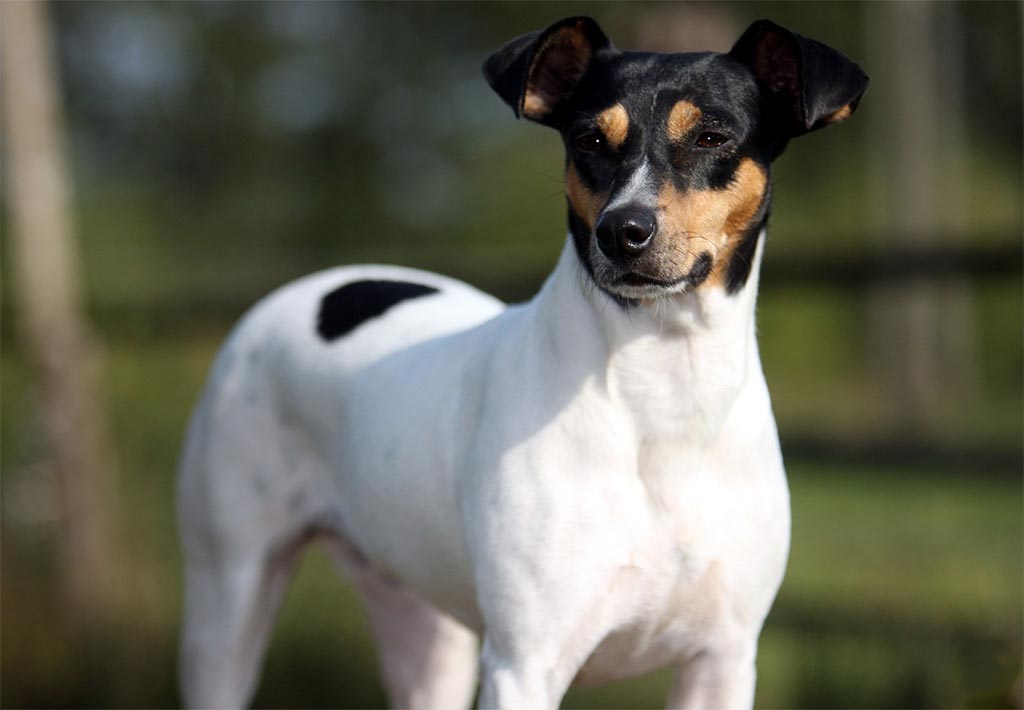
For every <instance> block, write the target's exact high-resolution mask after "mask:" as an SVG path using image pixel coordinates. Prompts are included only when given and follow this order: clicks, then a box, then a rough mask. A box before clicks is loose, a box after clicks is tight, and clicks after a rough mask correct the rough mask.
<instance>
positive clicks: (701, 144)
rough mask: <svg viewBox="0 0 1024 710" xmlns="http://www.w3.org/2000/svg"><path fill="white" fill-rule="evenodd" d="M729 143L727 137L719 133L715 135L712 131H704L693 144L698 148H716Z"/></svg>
mask: <svg viewBox="0 0 1024 710" xmlns="http://www.w3.org/2000/svg"><path fill="white" fill-rule="evenodd" d="M728 142H729V136H725V135H722V134H721V133H715V132H713V131H705V132H704V133H701V134H700V135H699V136H697V140H696V142H695V143H694V145H696V146H697V147H698V148H718V147H719V146H723V145H725V144H726V143H728Z"/></svg>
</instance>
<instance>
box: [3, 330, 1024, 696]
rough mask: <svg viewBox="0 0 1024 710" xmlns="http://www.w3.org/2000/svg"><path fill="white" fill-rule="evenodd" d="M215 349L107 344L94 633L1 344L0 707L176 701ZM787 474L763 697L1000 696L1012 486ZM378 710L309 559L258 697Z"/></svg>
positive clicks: (1009, 629)
mask: <svg viewBox="0 0 1024 710" xmlns="http://www.w3.org/2000/svg"><path fill="white" fill-rule="evenodd" d="M220 337H221V333H220V332H216V333H213V332H211V333H203V332H189V333H188V334H187V337H182V336H180V335H173V336H169V337H163V338H158V339H152V338H146V339H132V338H126V337H121V338H118V339H117V340H115V341H112V342H110V343H109V345H108V350H107V357H106V360H107V370H106V373H107V374H106V390H105V394H106V397H107V399H108V401H109V404H110V411H111V415H112V427H113V432H114V435H115V438H116V443H117V453H118V459H119V460H118V464H119V468H118V473H117V482H118V485H117V490H116V493H117V501H116V504H117V512H118V517H117V520H118V524H119V529H120V530H121V531H122V534H121V536H120V538H119V541H118V542H119V545H120V550H121V552H120V556H121V560H120V561H121V564H122V565H123V568H124V570H125V571H126V575H125V577H124V580H123V583H124V588H125V590H126V594H125V595H124V601H123V602H122V603H123V607H122V608H121V610H120V613H119V614H118V615H117V618H115V619H113V620H112V621H110V622H109V623H108V624H106V625H105V626H103V627H102V628H100V629H98V630H95V629H94V630H93V631H92V632H91V633H86V634H82V633H79V632H76V631H75V627H74V625H73V624H72V623H71V621H70V620H69V619H68V618H67V616H66V614H64V613H63V607H62V604H61V598H60V595H59V592H58V589H59V588H58V585H57V569H56V565H55V562H54V560H55V532H56V529H57V528H56V519H55V517H54V515H53V511H54V510H55V507H56V506H55V503H54V500H55V495H56V489H55V487H54V486H53V480H52V477H51V476H50V474H49V473H48V472H47V469H46V466H45V465H44V464H43V463H42V461H43V447H42V442H41V440H40V437H39V435H38V432H37V424H38V421H37V417H36V415H35V414H34V412H35V409H36V403H35V399H34V397H33V395H32V393H31V390H30V389H29V387H28V376H29V373H28V372H27V370H26V368H25V367H24V364H23V363H22V362H21V361H20V360H19V359H18V358H17V357H16V356H15V355H13V354H12V353H11V352H10V350H9V349H8V348H7V347H6V346H7V344H9V342H10V341H6V342H5V353H4V355H5V356H4V358H3V362H2V371H0V376H2V378H3V392H4V396H3V398H2V400H0V415H2V419H0V437H2V440H3V447H2V450H0V463H2V471H3V475H2V479H0V483H2V487H3V494H4V495H3V538H2V551H3V557H2V561H3V568H2V572H3V619H4V623H3V626H2V627H0V651H2V656H0V672H2V684H0V693H2V695H0V705H2V706H4V707H41V706H67V707H76V706H77V707H81V706H133V707H164V706H171V705H175V704H177V702H178V700H177V697H176V694H175V690H174V645H175V639H176V627H177V619H178V615H179V612H180V571H179V564H180V558H179V553H178V551H177V546H176V541H175V533H174V521H173V514H172V511H173V506H172V503H173V496H174V483H173V469H174V464H175V461H176V458H177V449H178V445H179V441H180V437H181V433H182V430H183V426H184V421H185V418H186V415H187V412H188V410H189V408H190V407H191V404H192V402H193V401H194V398H195V396H196V395H197V393H198V390H199V387H200V383H201V381H202V379H203V377H204V374H205V370H206V368H207V366H208V363H209V361H210V358H211V357H212V354H213V351H214V349H215V347H216V343H217V342H218V340H219V338H220ZM789 471H790V482H791V489H792V503H793V521H794V523H793V525H794V527H793V530H794V532H793V548H792V555H791V560H790V565H789V570H788V574H787V577H786V581H785V583H784V586H783V589H782V591H781V593H780V596H779V599H778V602H777V604H776V607H775V609H774V610H773V613H772V615H771V616H770V617H769V621H768V624H767V627H766V630H765V632H764V635H763V637H762V642H761V649H760V656H759V685H758V705H759V706H763V707H849V706H864V707H869V706H870V707H893V706H900V707H932V706H966V705H972V706H986V707H992V706H1003V705H1006V704H1007V703H1009V702H1010V697H1011V696H1010V688H1011V686H1012V683H1013V682H1014V680H1015V678H1018V676H1017V674H1018V673H1019V668H1020V663H1021V644H1022V641H1021V625H1022V612H1021V598H1022V596H1021V595H1022V588H1024V580H1022V556H1021V552H1022V549H1021V545H1022V535H1024V533H1022V515H1021V504H1022V484H1021V480H1020V478H1013V477H993V476H988V475H983V474H985V473H986V472H984V471H980V470H963V471H960V472H958V473H959V475H950V474H949V473H948V472H946V473H945V474H944V475H941V476H940V475H936V474H934V473H933V472H929V471H922V470H903V469H897V468H891V467H886V466H883V465H877V466H850V465H841V464H837V463H836V464H821V463H806V462H800V461H791V462H790V463H789ZM126 531H131V533H130V534H128V533H127V532H126ZM670 682H671V676H670V673H668V672H660V673H657V674H654V675H652V676H648V677H645V678H641V679H636V680H631V681H628V682H623V683H618V684H614V685H612V686H607V687H604V688H597V689H579V690H577V689H574V690H572V691H571V692H570V694H569V696H568V697H567V698H566V700H565V707H658V706H661V705H662V703H663V699H664V694H665V693H666V692H667V688H668V686H669V684H670ZM1018 682H1019V681H1018ZM382 702H383V696H382V694H381V690H380V688H379V685H378V683H377V680H376V666H375V660H374V657H373V654H372V647H371V642H370V639H369V637H368V634H367V630H366V626H365V623H364V621H363V619H362V615H361V612H360V610H359V607H358V603H357V601H356V599H355V598H354V596H353V594H352V592H351V591H350V590H349V589H348V588H347V587H346V586H345V585H344V584H343V583H342V582H341V581H339V580H338V578H337V577H336V576H335V574H334V572H333V569H332V568H331V565H330V564H329V562H328V560H327V559H326V557H325V556H324V555H323V554H321V553H318V552H313V553H312V554H310V555H309V556H307V558H306V559H305V560H304V562H303V564H302V566H301V568H300V571H299V574H298V576H297V579H296V581H295V584H294V585H293V586H292V588H291V589H290V591H289V593H288V595H287V597H286V600H285V603H284V607H283V609H282V612H281V617H280V622H279V624H278V626H277V628H276V630H275V635H274V638H273V641H272V644H271V648H270V653H269V656H268V659H267V664H266V670H265V673H264V675H263V682H262V685H261V689H260V692H259V695H258V696H257V699H256V705H257V706H259V707H278V706H296V707H299V706H305V707H338V706H342V707H367V706H371V707H372V706H379V705H380V704H381V703H382Z"/></svg>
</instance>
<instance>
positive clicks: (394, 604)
mask: <svg viewBox="0 0 1024 710" xmlns="http://www.w3.org/2000/svg"><path fill="white" fill-rule="evenodd" d="M484 74H485V76H486V79H487V81H488V82H489V84H490V86H491V87H492V88H493V89H494V90H495V91H496V92H497V94H498V95H499V96H500V97H501V99H503V100H504V101H505V102H506V103H507V104H509V106H511V108H512V109H513V111H514V112H515V114H516V116H517V117H522V118H526V119H528V120H530V121H534V122H536V123H539V124H542V125H545V126H549V127H552V128H554V129H556V130H558V131H559V133H560V134H561V136H562V139H563V142H564V144H565V150H566V161H565V165H566V169H565V191H566V196H567V201H568V238H567V240H566V243H565V246H564V248H563V250H562V252H561V256H560V257H559V259H558V263H557V266H556V267H555V269H554V271H553V273H552V274H551V275H550V277H549V278H548V279H547V281H546V282H545V283H544V285H543V287H542V288H541V290H540V292H539V293H538V294H537V296H536V297H535V298H533V300H531V301H529V302H528V303H525V304H522V305H516V306H509V307H506V306H505V305H504V304H502V303H501V302H499V301H498V300H496V299H494V298H492V297H491V296H488V295H486V294H484V293H482V292H480V291H477V290H476V289H474V288H472V287H470V286H468V285H466V284H463V283H460V282H458V281H454V280H451V279H448V278H445V277H443V276H438V275H435V274H431V273H424V272H421V271H416V270H411V269H405V268H399V267H386V266H355V267H343V268H337V269H333V270H329V271H325V272H322V273H318V274H315V275H312V276H309V277H306V278H304V279H301V280H299V281H296V282H294V283H292V284H290V285H287V286H285V287H283V288H282V289H280V290H278V291H276V292H275V293H273V294H271V295H270V296H268V297H266V298H265V299H264V300H263V301H261V302H260V303H259V304H258V305H257V306H255V307H254V308H253V309H252V310H251V311H250V312H249V313H248V314H246V315H245V316H244V317H243V319H242V320H241V322H240V323H239V324H238V325H237V326H236V328H235V329H234V331H233V332H232V334H231V335H230V336H229V338H228V340H227V342H226V344H225V345H224V347H223V348H222V350H221V351H220V353H219V355H218V357H217V358H216V361H215V363H214V365H213V368H212V372H211V374H210V376H209V381H208V383H207V385H206V387H205V390H204V393H203V395H202V398H201V400H200V402H199V404H198V405H197V407H196V410H195V412H194V413H193V416H192V419H191V422H190V427H189V431H188V434H187V440H186V444H185V446H184V451H183V456H182V464H181V471H180V477H179V497H178V500H179V523H180V532H181V541H182V545H183V549H184V555H185V612H184V628H183V632H182V641H181V652H180V653H181V658H180V673H181V689H182V694H183V700H184V702H185V703H186V704H187V705H188V706H190V707H217V708H227V707H240V706H243V705H245V704H246V703H248V702H249V701H250V699H251V697H252V694H253V692H254V688H255V685H256V682H257V677H258V672H259V668H260V664H261V660H262V656H263V653H264V651H265V647H266V644H267V636H268V633H269V631H270V628H271V625H272V622H273V617H274V613H275V610H276V607H277V605H278V602H279V600H280V598H281V594H282V592H283V590H284V589H285V587H286V585H287V583H288V581H289V577H290V574H291V571H292V568H293V564H294V562H295V560H296V556H297V554H298V553H299V551H300V550H301V549H302V548H303V546H304V545H305V544H306V543H307V542H309V541H311V540H314V539H318V540H322V541H324V542H326V543H327V544H328V545H330V546H331V549H332V550H333V551H334V553H335V556H336V557H337V559H338V561H339V564H340V565H341V567H342V568H343V569H344V571H345V572H346V574H347V575H348V577H349V578H350V579H351V581H352V583H353V584H354V586H355V587H356V589H357V590H358V592H359V594H360V595H361V597H362V599H363V601H364V603H365V606H366V609H367V613H368V618H369V623H370V626H371V630H372V633H373V635H374V637H375V640H376V642H377V645H378V650H379V655H380V669H381V675H382V678H383V682H384V685H385V690H386V692H387V694H388V698H389V701H390V702H391V703H392V704H393V705H395V706H397V707H411V708H419V707H424V708H426V707H434V708H456V707H466V706H468V705H470V704H471V703H472V702H473V699H474V693H475V692H476V687H477V681H478V679H479V686H480V690H479V693H480V695H479V705H480V706H481V707H487V708H492V707H503V708H517V709H518V708H534V707H555V706H557V705H558V704H559V702H560V700H561V698H562V697H563V695H564V693H565V692H566V690H567V689H568V688H569V686H570V685H571V684H572V683H574V682H578V683H588V684H589V683H601V682H604V681H608V680H612V679H616V678H622V677H626V676H631V675H636V674H640V673H645V672H647V671H650V670H652V669H656V668H660V667H666V666H670V667H673V668H674V669H676V682H675V684H674V687H673V689H672V691H671V694H670V697H669V700H668V704H669V706H670V707H707V708H740V707H750V706H751V705H752V703H753V699H754V685H755V655H756V650H757V641H758V636H759V634H760V630H761V627H762V624H763V622H764V620H765V617H766V616H767V614H768V611H769V608H770V607H771V605H772V602H773V600H774V597H775V594H776V592H777V590H778V588H779V585H780V584H781V582H782V578H783V574H784V570H785V566H786V560H787V556H788V548H789V535H790V518H789V497H788V488H787V484H786V478H785V472H784V469H783V461H782V456H781V453H780V448H779V443H778V434H777V431H776V425H775V421H774V418H773V415H772V409H771V404H770V401H769V395H768V389H767V387H766V384H765V378H764V375H763V373H762V369H761V365H760V360H759V357H758V350H757V342H756V339H755V329H754V304H755V298H756V293H757V283H758V272H759V265H760V263H761V258H762V252H763V248H764V242H765V225H766V222H767V220H768V213H769V205H770V201H771V166H772V161H773V160H774V159H775V158H776V157H777V156H778V155H779V154H780V153H781V152H782V151H783V149H784V148H785V147H786V145H787V143H788V141H789V140H790V139H792V138H794V137H796V136H799V135H802V134H804V133H808V132H810V131H814V130H817V129H820V128H823V127H825V126H828V125H831V124H833V123H838V122H840V121H842V120H844V119H846V118H848V117H849V116H850V115H851V114H852V113H853V112H854V110H855V109H856V108H857V105H858V103H859V102H860V99H861V96H862V95H863V93H864V91H865V90H866V88H867V83H868V78H867V76H866V75H865V74H864V72H863V71H862V70H861V69H860V68H859V67H858V66H857V65H856V64H855V63H854V62H852V61H851V60H849V59H848V58H846V57H845V56H843V55H842V54H840V53H839V52H838V51H836V50H834V49H831V48H829V47H827V46H825V45H823V44H820V43H818V42H816V41H813V40H811V39H807V38H805V37H802V36H800V35H798V34H796V33H794V32H791V31H789V30H787V29H785V28H783V27H780V26H778V25H776V24H774V23H772V22H770V21H767V20H760V21H757V22H755V23H754V24H753V25H751V26H750V27H749V28H748V29H747V30H746V31H745V32H744V33H743V35H742V36H741V37H740V38H739V40H738V41H737V42H736V44H735V45H734V46H733V48H732V49H731V50H730V51H729V52H728V53H724V54H723V53H712V52H705V53H686V54H659V53H642V52H632V51H622V50H619V49H617V48H615V47H614V46H613V45H612V44H611V42H610V41H609V39H608V38H607V36H606V35H605V34H604V32H603V31H602V30H601V29H600V27H599V26H598V25H597V23H596V22H595V21H594V20H592V19H590V18H587V17H572V18H568V19H565V20H562V21H560V22H557V23H555V24H553V25H551V26H550V27H548V28H546V29H544V30H542V31H538V32H532V33H530V34H527V35H524V36H522V37H519V38H517V39H514V40H512V41H511V42H509V43H508V44H506V45H505V46H504V47H502V48H501V49H499V50H498V51H497V52H495V53H494V54H493V55H492V56H491V57H490V58H489V59H487V61H486V63H485V65H484Z"/></svg>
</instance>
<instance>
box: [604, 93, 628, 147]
mask: <svg viewBox="0 0 1024 710" xmlns="http://www.w3.org/2000/svg"><path fill="white" fill-rule="evenodd" d="M597 127H598V128H599V129H601V133H603V134H604V137H605V138H607V139H608V145H610V146H611V147H612V148H618V147H619V146H621V145H622V144H623V143H624V142H625V141H626V135H627V134H628V133H629V114H628V113H626V109H625V107H624V106H623V105H622V104H615V105H614V106H611V107H609V108H606V109H605V110H604V111H602V112H601V113H600V114H598V116H597Z"/></svg>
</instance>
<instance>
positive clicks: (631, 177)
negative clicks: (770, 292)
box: [484, 17, 868, 302]
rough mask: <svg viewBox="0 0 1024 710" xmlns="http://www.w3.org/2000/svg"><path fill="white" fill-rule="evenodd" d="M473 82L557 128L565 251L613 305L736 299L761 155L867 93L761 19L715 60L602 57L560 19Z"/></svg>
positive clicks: (763, 190)
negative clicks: (701, 297) (707, 292)
mask: <svg viewBox="0 0 1024 710" xmlns="http://www.w3.org/2000/svg"><path fill="white" fill-rule="evenodd" d="M484 74H485V75H486V77H487V81H488V82H489V83H490V85H491V87H493V88H494V90H495V91H496V92H497V93H498V94H499V95H500V96H501V97H502V99H504V100H505V102H506V103H508V104H509V105H510V106H511V107H512V108H513V110H514V111H515V112H516V115H517V116H522V117H524V118H527V119H530V120H532V121H536V122H537V123H541V124H544V125H547V126H551V127H553V128H555V129H557V130H558V131H559V132H560V133H561V135H562V139H563V141H564V143H565V149H566V174H565V185H566V194H567V197H568V202H569V228H570V231H571V233H572V236H573V240H574V242H575V245H576V249H577V253H578V255H579V258H580V261H581V262H582V263H583V265H584V266H585V267H586V270H587V272H588V273H589V274H590V276H591V277H592V278H593V280H594V282H595V283H596V284H597V285H598V287H600V288H601V289H602V290H604V291H606V292H607V293H609V294H611V295H612V296H614V297H616V298H617V299H619V300H621V301H624V302H630V301H634V300H645V299H649V298H654V297H657V296H661V295H665V294H669V293H676V292H681V291H686V290H690V289H696V288H702V289H711V288H723V289H725V291H726V292H728V293H735V292H737V291H739V290H740V289H742V287H743V285H744V284H745V283H746V282H747V278H748V276H749V275H750V264H751V261H752V257H753V254H754V250H755V247H756V245H757V240H758V238H759V235H760V233H761V231H762V229H763V227H764V224H765V222H766V220H767V218H768V209H769V204H770V197H771V179H770V167H771V162H772V160H773V159H774V158H775V157H776V156H778V155H779V154H780V153H781V152H782V150H783V149H784V148H785V146H786V144H787V142H788V141H789V140H790V139H791V138H793V137H795V136H798V135H801V134H803V133H807V132H809V131H814V130H817V129H819V128H823V127H825V126H828V125H830V124H833V123H837V122H839V121H842V120H844V119H846V118H848V117H849V116H850V115H851V114H852V113H853V112H854V110H856V108H857V104H858V102H859V101H860V98H861V96H862V95H863V93H864V91H865V89H866V88H867V83H868V78H867V76H866V75H865V74H864V72H863V71H861V69H860V67H858V66H857V65H856V64H854V63H853V62H852V61H850V60H849V59H847V58H846V57H844V56H843V55H842V54H840V53H839V52H837V51H835V50H834V49H831V48H829V47H826V46H825V45H823V44H820V43H818V42H815V41H814V40H810V39H807V38H805V37H801V36H800V35H798V34H796V33H793V32H790V31H789V30H786V29H785V28H783V27H780V26H778V25H776V24H774V23H772V22H769V21H767V20H760V21H758V22H755V23H754V24H753V25H751V26H750V27H749V28H748V29H747V31H746V32H745V33H744V34H743V36H742V37H740V39H739V40H738V41H737V42H736V44H735V46H734V47H733V48H732V50H731V51H729V52H728V53H727V54H718V53H714V52H700V53H686V54H659V53H647V52H626V51H621V50H619V49H616V48H614V47H613V46H612V45H611V43H610V42H609V40H608V38H607V37H606V36H605V35H604V33H603V32H602V31H601V29H600V27H598V26H597V23H596V22H594V21H593V20H592V19H590V18H587V17H573V18H568V19H566V20H562V21H561V22H558V23H556V24H554V25H552V26H551V27H548V28H547V29H545V30H543V31H540V32H533V33H531V34H528V35H525V36H523V37H519V38H518V39H514V40H512V41H511V42H509V43H508V44H507V45H505V46H504V47H502V48H501V49H500V50H498V51H497V52H495V53H494V54H493V55H492V56H491V57H490V58H489V59H488V60H487V62H486V63H485V65H484Z"/></svg>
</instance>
